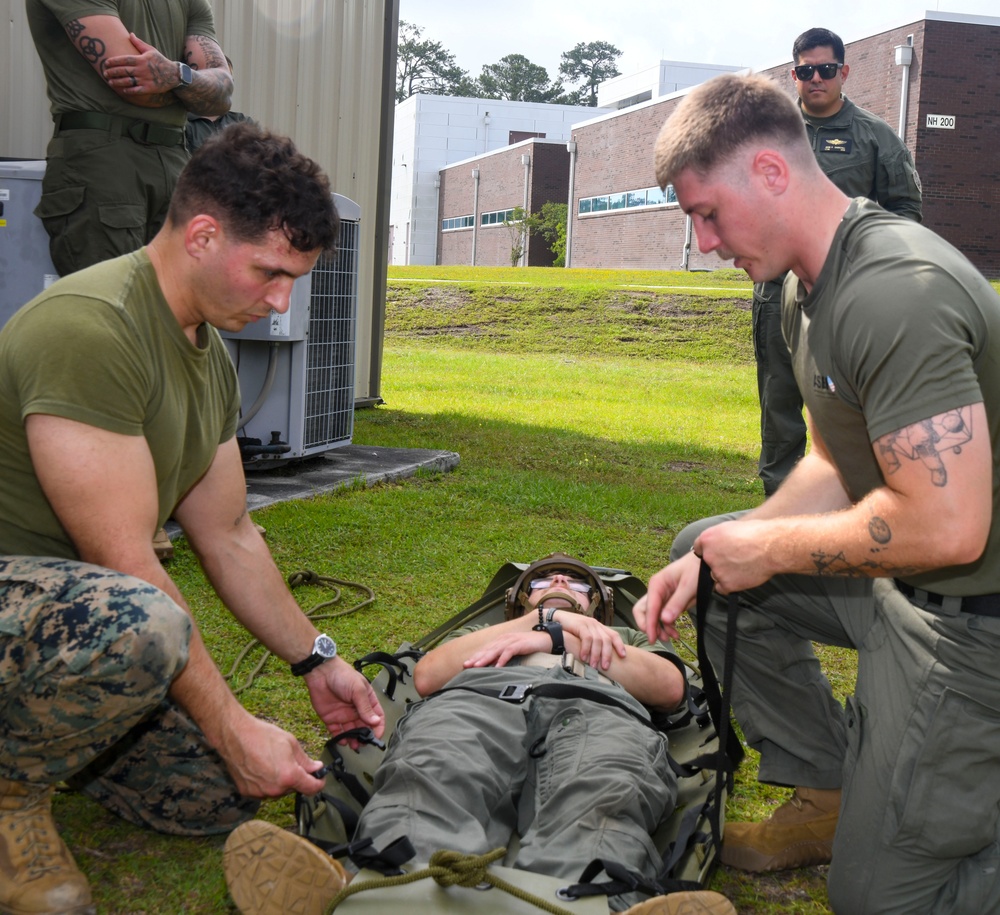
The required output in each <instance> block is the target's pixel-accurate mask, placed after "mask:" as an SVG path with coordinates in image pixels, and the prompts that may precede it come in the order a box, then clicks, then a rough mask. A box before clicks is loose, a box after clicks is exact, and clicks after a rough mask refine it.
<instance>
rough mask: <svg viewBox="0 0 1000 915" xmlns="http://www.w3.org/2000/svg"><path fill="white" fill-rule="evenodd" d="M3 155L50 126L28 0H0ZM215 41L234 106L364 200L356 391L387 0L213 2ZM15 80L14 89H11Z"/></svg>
mask: <svg viewBox="0 0 1000 915" xmlns="http://www.w3.org/2000/svg"><path fill="white" fill-rule="evenodd" d="M3 6H6V8H7V10H6V11H7V13H8V20H9V23H10V27H9V28H8V29H5V30H3V32H2V33H0V157H4V156H5V157H12V158H39V159H41V158H44V157H45V146H46V144H47V142H48V140H49V137H50V136H51V133H52V122H51V118H50V116H49V111H48V100H47V98H46V95H45V80H44V77H43V75H42V68H41V64H40V63H39V61H38V56H37V54H36V53H35V48H34V44H33V43H32V41H31V35H30V33H29V31H28V25H27V20H26V16H25V11H24V0H0V8H3ZM212 6H213V9H214V11H215V27H216V34H217V35H218V38H219V43H220V44H221V45H222V47H223V50H225V52H226V53H227V54H228V55H229V56H230V57H231V58H232V60H233V66H234V70H235V75H236V91H235V94H234V97H233V108H234V109H235V110H237V111H243V112H245V113H246V114H248V115H250V116H251V117H253V118H254V119H256V120H257V121H259V122H260V123H261V124H264V125H266V126H268V127H270V128H272V129H273V130H276V131H279V132H281V133H285V134H288V135H289V136H291V137H293V138H294V139H295V142H296V143H297V144H298V146H299V148H300V149H302V151H303V152H305V153H306V154H307V155H309V156H312V157H313V158H314V159H316V161H317V162H319V163H320V164H321V165H322V166H323V168H324V169H326V171H327V173H328V174H329V175H330V180H331V182H332V184H333V189H334V190H335V191H336V192H337V193H338V194H343V195H344V196H345V197H349V198H351V199H352V200H354V201H356V202H357V203H358V204H359V205H360V206H361V239H360V244H361V250H362V252H364V254H363V255H362V259H361V265H360V276H359V290H358V292H359V298H358V304H359V315H358V339H357V364H356V376H355V379H356V392H355V393H356V396H357V397H358V398H366V397H369V396H377V394H378V391H377V390H371V387H372V386H373V385H374V386H376V387H377V385H378V382H377V378H376V379H372V378H371V377H370V370H371V358H372V353H373V347H375V348H379V347H380V345H381V341H373V340H372V327H373V326H376V325H378V326H380V324H379V319H378V318H377V316H376V315H374V314H373V312H374V310H375V309H376V308H381V307H382V306H381V302H379V303H378V304H375V303H373V299H374V298H375V297H376V295H378V298H379V299H381V292H380V291H377V290H376V288H375V284H376V269H375V259H376V257H378V256H379V255H377V254H376V253H375V252H376V249H375V243H376V212H377V208H376V204H377V193H378V168H379V152H380V136H379V114H380V107H381V89H382V72H383V55H384V40H385V18H386V11H387V9H390V10H391V9H394V8H395V4H394V2H393V0H255V2H251V0H212ZM15 87H16V88H17V91H16V92H15Z"/></svg>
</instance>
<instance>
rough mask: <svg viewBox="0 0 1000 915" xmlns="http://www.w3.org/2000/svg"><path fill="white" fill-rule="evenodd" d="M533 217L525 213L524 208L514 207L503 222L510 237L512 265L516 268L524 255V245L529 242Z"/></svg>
mask: <svg viewBox="0 0 1000 915" xmlns="http://www.w3.org/2000/svg"><path fill="white" fill-rule="evenodd" d="M530 218H531V217H530V216H528V214H527V213H525V212H524V207H514V209H513V210H512V211H511V214H510V216H508V217H507V218H506V219H505V220H504V221H503V227H504V228H505V229H506V230H507V234H508V235H509V236H510V265H511V267H516V266H517V265H518V264H519V263H521V257H522V256H523V255H524V243H525V242H526V241H527V240H528V220H529V219H530Z"/></svg>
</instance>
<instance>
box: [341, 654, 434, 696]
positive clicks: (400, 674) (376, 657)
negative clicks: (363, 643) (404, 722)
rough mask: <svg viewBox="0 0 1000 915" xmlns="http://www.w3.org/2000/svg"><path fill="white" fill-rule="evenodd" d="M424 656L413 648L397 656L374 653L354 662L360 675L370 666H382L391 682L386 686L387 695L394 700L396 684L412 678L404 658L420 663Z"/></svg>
mask: <svg viewBox="0 0 1000 915" xmlns="http://www.w3.org/2000/svg"><path fill="white" fill-rule="evenodd" d="M423 656H424V652H422V651H417V650H416V649H413V648H411V649H409V650H407V651H400V652H397V653H396V654H389V652H387V651H373V652H371V653H370V654H366V655H365V656H364V657H363V658H358V659H357V660H356V661H355V662H354V669H355V670H356V671H357V672H358V673H364V671H365V668H366V667H368V666H369V665H371V664H381V665H382V667H383V668H384V669H385V672H386V674H387V676H388V677H389V682H388V683H387V684H386V686H385V694H386V696H388V697H389V698H390V699H394V698H395V697H396V684H397V683H405V682H406V678H407V677H408V676H410V668H409V666H408V665H407V664H405V663H404V658H408V659H410V660H413V661H419V660H420V659H421V658H422V657H423Z"/></svg>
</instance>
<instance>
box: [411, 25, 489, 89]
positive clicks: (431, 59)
mask: <svg viewBox="0 0 1000 915" xmlns="http://www.w3.org/2000/svg"><path fill="white" fill-rule="evenodd" d="M422 35H423V29H421V28H420V27H419V26H416V25H413V24H412V23H409V22H404V21H403V20H400V22H399V43H398V49H397V52H396V101H397V102H402V101H403V100H404V99H408V98H409V97H410V96H411V95H416V94H417V93H418V92H428V93H432V94H435V95H464V96H470V95H475V88H476V87H475V83H474V82H473V80H471V79H470V78H469V74H468V73H467V72H466V71H465V70H463V69H462V68H461V67H459V66H458V65H457V64H456V63H455V55H454V54H452V53H451V52H450V51H447V50H446V49H445V48H444V46H443V45H442V44H441V42H439V41H431V40H430V39H429V38H427V39H425V38H423V37H422Z"/></svg>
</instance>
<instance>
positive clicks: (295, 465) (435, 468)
mask: <svg viewBox="0 0 1000 915" xmlns="http://www.w3.org/2000/svg"><path fill="white" fill-rule="evenodd" d="M458 462H459V456H458V454H457V453H456V452H454V451H437V450H434V449H431V448H376V447H373V446H371V445H344V446H342V447H340V448H334V449H333V450H332V451H328V452H326V454H321V455H317V456H316V457H313V458H307V459H305V460H302V461H293V462H290V463H288V464H286V465H284V466H274V467H272V468H270V469H262V470H257V469H253V470H248V471H247V473H246V477H247V508H248V509H249V510H250V511H254V510H255V509H258V508H264V507H265V506H267V505H273V504H275V503H276V502H289V501H291V500H292V499H308V498H311V497H312V496H318V495H320V494H321V493H325V492H332V491H333V490H335V489H343V488H345V487H347V486H354V485H363V486H372V485H373V484H375V483H381V482H385V481H391V480H401V479H405V478H406V477H412V476H413V475H414V474H415V473H416V472H417V471H418V470H426V471H428V472H438V473H446V472H447V471H449V470H454V469H455V468H456V467H457V466H458ZM166 529H167V533H168V534H169V535H170V539H171V540H173V539H174V538H176V537H178V536H180V534H181V529H180V527H179V525H178V524H177V523H176V522H175V521H173V520H171V521H168V522H167V524H166Z"/></svg>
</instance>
